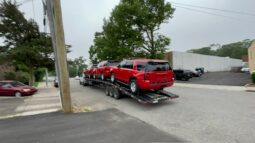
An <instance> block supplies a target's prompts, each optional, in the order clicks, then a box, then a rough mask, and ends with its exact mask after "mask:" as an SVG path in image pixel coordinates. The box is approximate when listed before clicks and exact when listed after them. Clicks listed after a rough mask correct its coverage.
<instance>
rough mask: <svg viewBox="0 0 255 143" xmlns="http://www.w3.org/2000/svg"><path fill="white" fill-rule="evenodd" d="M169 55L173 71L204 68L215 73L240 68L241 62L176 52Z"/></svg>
mask: <svg viewBox="0 0 255 143" xmlns="http://www.w3.org/2000/svg"><path fill="white" fill-rule="evenodd" d="M171 53H172V63H173V65H172V66H173V68H174V69H189V70H194V69H195V68H196V67H204V68H205V70H206V71H210V72H216V71H230V70H231V68H232V67H242V60H239V59H232V58H227V57H217V56H207V55H201V54H194V53H186V52H176V51H174V52H171ZM166 60H167V59H166Z"/></svg>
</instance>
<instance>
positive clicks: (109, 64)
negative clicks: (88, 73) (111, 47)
mask: <svg viewBox="0 0 255 143" xmlns="http://www.w3.org/2000/svg"><path fill="white" fill-rule="evenodd" d="M119 63H120V61H117V60H107V61H102V62H100V63H99V64H98V65H97V68H96V70H95V72H94V75H93V77H94V78H100V79H101V80H105V79H106V78H109V77H110V70H111V69H112V68H114V67H117V65H118V64H119Z"/></svg>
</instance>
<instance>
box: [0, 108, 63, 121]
mask: <svg viewBox="0 0 255 143" xmlns="http://www.w3.org/2000/svg"><path fill="white" fill-rule="evenodd" d="M57 111H61V109H47V110H40V111H27V112H22V113H17V114H12V115H6V116H1V117H0V120H2V119H9V118H14V117H23V116H30V115H37V114H44V113H52V112H57Z"/></svg>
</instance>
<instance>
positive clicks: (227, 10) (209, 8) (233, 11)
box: [170, 2, 255, 16]
mask: <svg viewBox="0 0 255 143" xmlns="http://www.w3.org/2000/svg"><path fill="white" fill-rule="evenodd" d="M170 3H172V4H175V5H181V6H188V7H195V8H200V9H207V10H214V11H221V12H225V13H234V14H241V15H246V16H255V13H250V12H243V11H235V10H229V9H219V8H212V7H205V6H198V5H192V4H184V3H177V2H170Z"/></svg>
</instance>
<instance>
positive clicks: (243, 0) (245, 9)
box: [17, 0, 255, 59]
mask: <svg viewBox="0 0 255 143" xmlns="http://www.w3.org/2000/svg"><path fill="white" fill-rule="evenodd" d="M166 1H167V2H172V4H173V6H174V7H175V8H176V11H175V13H174V15H173V18H172V19H169V20H168V23H164V24H162V26H161V29H160V30H159V33H161V34H164V35H166V36H167V37H169V38H170V39H171V44H170V45H169V46H168V47H167V48H168V50H174V51H187V50H189V49H193V48H201V47H205V46H208V45H210V44H213V43H219V44H227V43H232V42H237V41H241V40H244V39H255V26H254V25H255V8H254V5H255V1H254V0H171V1H170V0H166ZM17 2H24V3H23V4H22V5H21V6H20V7H19V9H20V10H21V11H22V12H24V13H25V17H26V18H33V19H35V20H36V21H37V23H38V24H39V26H40V30H41V31H43V30H44V27H43V8H42V0H17ZM118 3H119V0H61V5H62V15H63V23H64V32H65V41H66V44H70V45H72V52H71V53H70V54H68V58H72V59H73V58H77V57H79V56H83V57H84V58H86V59H88V58H89V54H88V50H89V47H90V46H91V45H92V44H93V39H94V34H95V32H99V31H102V26H103V19H104V18H106V19H107V18H109V16H110V14H111V11H112V9H113V8H114V7H115V6H116V5H117V4H118ZM177 3H178V4H177ZM183 4H189V5H192V6H187V5H183ZM194 6H201V7H209V8H215V9H223V10H231V11H238V12H240V13H243V14H237V13H228V12H223V11H216V10H209V9H198V8H197V7H194ZM244 13H250V15H248V14H244ZM252 14H253V15H252ZM48 32H49V30H48Z"/></svg>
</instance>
